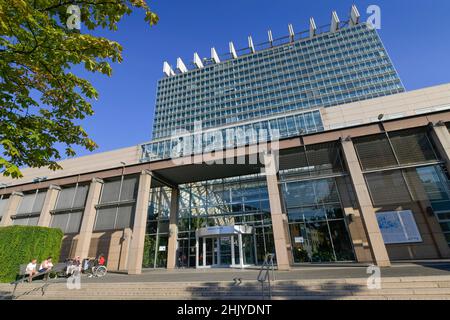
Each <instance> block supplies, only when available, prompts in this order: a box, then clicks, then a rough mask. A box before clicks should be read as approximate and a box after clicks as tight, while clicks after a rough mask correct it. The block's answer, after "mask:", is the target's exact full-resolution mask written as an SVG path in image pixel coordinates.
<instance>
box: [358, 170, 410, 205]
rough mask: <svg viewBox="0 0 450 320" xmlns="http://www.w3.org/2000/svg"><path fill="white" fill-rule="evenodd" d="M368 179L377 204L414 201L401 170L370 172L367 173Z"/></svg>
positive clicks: (371, 193) (374, 201) (374, 202)
mask: <svg viewBox="0 0 450 320" xmlns="http://www.w3.org/2000/svg"><path fill="white" fill-rule="evenodd" d="M366 180H367V185H368V187H369V190H370V195H371V196H372V202H373V204H374V205H375V206H379V205H380V206H381V205H391V204H393V205H399V204H402V203H409V202H411V201H412V199H411V196H410V193H409V191H408V187H407V185H406V182H405V179H404V177H403V174H402V172H401V171H400V170H395V171H386V172H376V173H370V174H367V175H366Z"/></svg>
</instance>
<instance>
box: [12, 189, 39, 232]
mask: <svg viewBox="0 0 450 320" xmlns="http://www.w3.org/2000/svg"><path fill="white" fill-rule="evenodd" d="M46 193H47V192H46V190H43V191H40V190H36V191H35V192H32V193H26V194H24V196H23V198H22V201H21V202H20V204H19V207H18V208H17V212H16V215H15V216H13V217H12V219H13V224H14V225H25V226H35V225H37V223H38V220H39V216H40V214H41V210H42V206H43V205H44V200H45V195H46Z"/></svg>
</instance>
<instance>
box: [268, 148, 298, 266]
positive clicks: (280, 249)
mask: <svg viewBox="0 0 450 320" xmlns="http://www.w3.org/2000/svg"><path fill="white" fill-rule="evenodd" d="M276 160H277V159H276V158H275V156H274V155H273V154H265V155H264V165H265V174H266V180H267V190H268V193H269V204H270V215H271V217H272V229H273V240H274V242H275V255H276V260H277V265H278V270H289V269H290V260H291V257H290V252H289V248H290V242H288V241H289V238H288V237H287V234H288V232H287V225H288V224H287V216H286V214H285V213H283V205H282V201H281V193H280V187H279V185H278V174H277V172H278V170H277V163H276Z"/></svg>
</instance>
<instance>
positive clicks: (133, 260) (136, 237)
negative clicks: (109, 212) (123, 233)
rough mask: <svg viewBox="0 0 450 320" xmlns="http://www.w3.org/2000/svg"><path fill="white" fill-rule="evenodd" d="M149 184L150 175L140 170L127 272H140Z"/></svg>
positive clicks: (150, 180) (150, 181)
mask: <svg viewBox="0 0 450 320" xmlns="http://www.w3.org/2000/svg"><path fill="white" fill-rule="evenodd" d="M151 184H152V176H151V175H150V172H149V171H146V170H144V171H142V172H141V176H140V177H139V189H138V195H137V199H136V212H135V214H134V224H133V234H132V236H131V244H130V251H129V254H128V274H140V273H141V272H142V259H143V257H144V243H145V232H146V229H147V215H148V205H149V200H150V190H151Z"/></svg>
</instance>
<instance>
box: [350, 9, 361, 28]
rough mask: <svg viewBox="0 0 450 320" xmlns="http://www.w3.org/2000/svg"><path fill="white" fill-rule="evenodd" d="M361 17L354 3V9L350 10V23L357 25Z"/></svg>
mask: <svg viewBox="0 0 450 320" xmlns="http://www.w3.org/2000/svg"><path fill="white" fill-rule="evenodd" d="M360 17H361V15H360V14H359V11H358V8H357V7H356V6H355V5H352V10H351V11H350V25H351V26H355V25H357V24H358V23H359V18H360Z"/></svg>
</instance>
